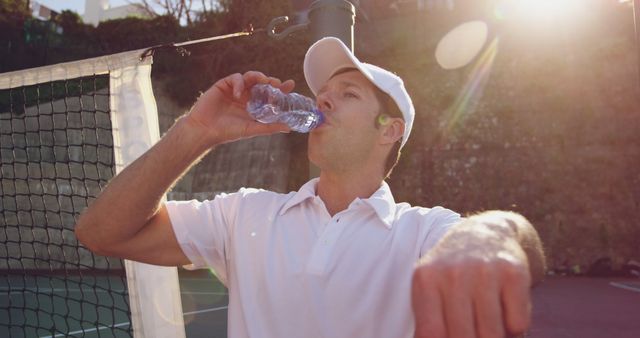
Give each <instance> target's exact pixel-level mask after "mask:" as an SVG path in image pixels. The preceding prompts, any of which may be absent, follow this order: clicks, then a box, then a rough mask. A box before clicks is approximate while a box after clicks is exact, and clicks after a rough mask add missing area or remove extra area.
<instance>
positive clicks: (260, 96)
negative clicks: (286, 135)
mask: <svg viewBox="0 0 640 338" xmlns="http://www.w3.org/2000/svg"><path fill="white" fill-rule="evenodd" d="M247 111H248V112H249V114H251V116H252V117H253V118H254V119H256V120H257V121H259V122H262V123H277V122H279V123H286V124H287V125H288V126H289V128H291V130H293V131H297V132H299V133H308V132H310V131H311V130H312V129H313V128H316V127H317V126H319V125H320V124H322V122H323V120H324V116H323V115H322V112H320V111H319V110H318V109H317V108H316V103H315V101H314V100H313V99H311V98H308V97H306V96H303V95H300V94H296V93H290V94H285V93H283V92H282V91H280V89H278V88H275V87H272V86H271V85H268V84H257V85H255V86H253V87H252V88H251V99H250V100H249V102H247Z"/></svg>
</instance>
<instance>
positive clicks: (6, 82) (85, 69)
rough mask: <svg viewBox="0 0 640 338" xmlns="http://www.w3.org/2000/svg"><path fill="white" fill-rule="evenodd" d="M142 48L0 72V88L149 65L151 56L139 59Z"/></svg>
mask: <svg viewBox="0 0 640 338" xmlns="http://www.w3.org/2000/svg"><path fill="white" fill-rule="evenodd" d="M143 51H144V50H135V51H130V52H123V53H118V54H112V55H105V56H99V57H95V58H91V59H84V60H79V61H72V62H65V63H59V64H55V65H49V66H43V67H36V68H29V69H24V70H18V71H14V72H8V73H2V74H0V89H9V88H16V87H23V86H31V85H34V84H38V83H45V82H51V81H60V80H66V79H71V78H79V77H85V76H92V75H98V74H106V73H108V72H109V71H111V70H115V69H122V68H125V67H129V66H136V65H151V63H152V61H153V60H152V58H150V57H147V58H144V60H142V61H140V55H141V54H142V52H143Z"/></svg>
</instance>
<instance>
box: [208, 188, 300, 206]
mask: <svg viewBox="0 0 640 338" xmlns="http://www.w3.org/2000/svg"><path fill="white" fill-rule="evenodd" d="M293 194H295V192H289V193H281V192H277V191H272V190H267V189H261V188H245V187H243V188H240V189H239V190H238V191H236V192H233V193H222V194H219V195H218V196H216V197H217V198H224V199H240V200H242V201H243V202H255V203H260V202H263V203H270V202H284V201H287V200H288V199H289V198H291V196H292V195H293Z"/></svg>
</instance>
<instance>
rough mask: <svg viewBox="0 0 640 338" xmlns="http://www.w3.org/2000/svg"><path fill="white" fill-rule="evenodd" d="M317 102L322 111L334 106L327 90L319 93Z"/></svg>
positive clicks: (328, 110)
mask: <svg viewBox="0 0 640 338" xmlns="http://www.w3.org/2000/svg"><path fill="white" fill-rule="evenodd" d="M316 103H317V105H318V109H320V111H321V112H323V113H326V112H330V111H332V110H333V107H334V106H333V102H332V100H331V98H330V97H329V94H328V93H327V92H324V93H321V94H320V95H318V96H317V97H316Z"/></svg>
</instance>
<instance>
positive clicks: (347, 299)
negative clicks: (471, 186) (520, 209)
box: [166, 179, 460, 338]
mask: <svg viewBox="0 0 640 338" xmlns="http://www.w3.org/2000/svg"><path fill="white" fill-rule="evenodd" d="M317 182H318V180H317V179H313V180H311V181H309V182H308V183H306V184H305V185H303V186H302V187H301V188H300V190H299V191H297V192H291V193H288V194H279V193H275V192H271V191H265V190H257V189H244V188H243V189H240V191H239V192H237V193H233V194H222V195H219V196H216V198H215V199H214V200H212V201H204V202H198V201H184V202H167V203H166V205H167V209H168V210H169V216H170V218H171V223H172V224H173V229H174V231H175V234H176V237H177V239H178V242H179V243H180V246H181V247H182V250H183V251H184V253H185V254H186V255H187V257H189V259H190V260H191V262H192V263H193V264H194V265H195V267H201V268H205V267H211V268H213V269H214V270H215V272H216V274H217V276H218V277H219V278H220V280H221V281H222V282H223V283H224V284H225V285H226V286H227V287H228V288H229V314H228V316H229V319H228V335H229V337H232V338H239V337H251V338H260V337H269V338H298V337H304V338H312V337H324V338H341V337H345V338H347V337H349V338H352V337H370V338H371V337H381V338H389V337H393V338H398V337H413V331H414V320H413V314H412V310H411V278H412V273H413V269H414V267H415V263H416V262H417V261H418V259H419V258H420V257H421V256H422V255H424V254H425V253H426V252H427V251H428V250H429V249H431V248H432V247H433V246H434V245H435V244H436V242H437V241H438V240H439V239H440V238H441V237H442V236H443V235H444V233H445V232H446V231H447V230H448V229H449V228H450V227H451V225H453V224H455V223H457V222H459V221H460V215H459V214H457V213H455V212H453V211H450V210H447V209H444V208H442V207H435V208H432V209H427V208H418V207H412V206H410V205H409V204H407V203H399V204H396V203H395V201H394V199H393V196H392V194H391V191H390V189H389V186H388V185H387V184H386V183H383V184H382V186H381V187H380V189H379V190H377V191H376V192H375V193H374V194H373V195H372V196H371V197H370V198H367V199H360V198H357V199H355V200H354V201H353V202H352V203H351V204H350V205H349V208H348V209H346V210H344V211H342V212H340V213H337V214H336V215H334V216H333V217H331V216H330V215H329V213H328V212H327V210H326V208H325V205H324V203H323V202H322V200H321V199H320V198H319V197H317V196H316V184H317Z"/></svg>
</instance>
